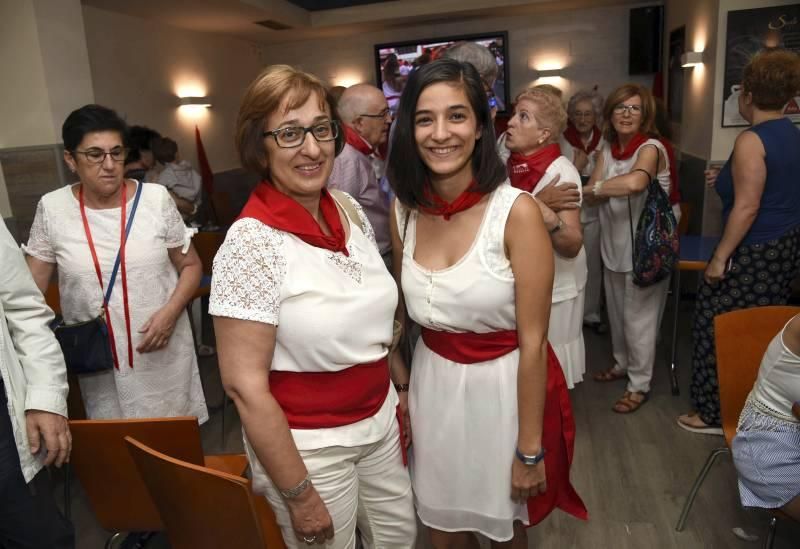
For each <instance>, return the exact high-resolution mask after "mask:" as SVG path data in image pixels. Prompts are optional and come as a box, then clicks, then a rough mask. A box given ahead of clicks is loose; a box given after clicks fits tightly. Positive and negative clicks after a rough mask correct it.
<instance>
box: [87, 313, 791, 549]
mask: <svg viewBox="0 0 800 549" xmlns="http://www.w3.org/2000/svg"><path fill="white" fill-rule="evenodd" d="M684 307H687V310H686V311H683V310H682V320H683V322H682V326H681V328H680V332H681V339H680V341H681V345H680V346H679V357H680V359H681V360H680V362H679V364H680V377H681V379H680V381H681V387H682V392H681V395H680V396H679V397H673V396H671V394H670V392H669V383H668V379H667V375H666V367H667V360H668V354H667V353H668V345H667V343H668V341H667V339H668V330H667V329H665V330H664V334H665V337H664V339H665V340H664V341H662V343H661V345H660V347H659V355H658V361H657V364H656V373H655V379H654V386H653V391H652V398H651V400H650V402H648V403H647V404H646V405H645V406H644V407H642V408H641V409H640V410H639V411H638V412H637V413H635V414H633V415H630V416H620V415H618V414H615V413H614V412H612V411H611V406H612V404H613V402H614V401H615V400H616V399H617V398H618V397H619V396H621V394H622V391H623V390H624V383H623V382H615V383H606V384H600V383H595V382H593V381H591V380H590V379H588V376H587V380H586V381H584V383H581V384H580V385H578V386H577V387H576V388H575V389H574V390H573V391H572V392H571V396H572V404H573V408H574V411H575V416H576V420H577V429H578V433H577V443H576V453H575V461H574V464H573V468H572V478H573V482H574V484H575V487H576V488H577V490H578V492H579V493H580V494H581V496H582V497H583V499H584V502H585V503H586V505H587V507H588V508H589V515H590V517H589V521H588V522H583V521H580V520H577V519H574V518H572V517H570V516H567V515H565V514H563V513H561V512H558V511H557V512H555V513H554V514H553V515H551V516H550V517H548V518H547V519H546V520H545V521H544V522H543V523H542V524H540V525H539V526H537V527H535V528H532V529H530V530H528V535H529V547H531V548H548V549H549V548H558V549H561V548H581V549H583V548H586V549H590V548H591V549H651V548H653V549H661V548H663V549H694V548H714V549H728V548H731V549H737V548H741V549H746V548H753V549H755V548H760V547H762V544H763V541H764V537H765V527H766V524H767V518H766V514H764V513H763V512H757V511H750V510H748V511H745V510H744V509H742V507H741V506H740V504H739V499H738V491H737V488H736V473H735V470H734V468H733V465H732V463H731V460H730V457H728V456H722V457H721V458H720V459H719V460H718V463H717V464H716V465H715V467H714V468H713V469H712V471H711V472H710V474H709V476H708V478H707V479H706V482H705V484H704V485H703V487H702V488H701V490H700V493H699V495H698V497H697V500H696V501H695V504H694V510H693V513H692V515H691V516H690V518H689V521H688V523H687V526H686V529H685V531H684V532H682V533H678V532H675V523H676V522H677V520H678V516H679V514H680V510H681V506H682V505H683V502H684V499H685V497H686V495H687V494H688V492H689V489H690V487H691V485H692V482H693V481H694V479H695V476H696V475H697V473H698V472H699V471H700V469H701V467H702V466H703V463H704V462H705V460H706V457H707V456H708V453H709V451H711V450H712V449H714V448H716V447H718V446H721V445H724V441H723V439H722V437H712V436H704V435H695V434H691V433H687V432H685V431H683V430H682V429H680V428H679V427H678V426H677V425H676V424H675V418H676V417H677V416H678V415H679V414H680V413H683V412H685V411H686V410H687V409H688V370H689V357H690V352H691V349H690V345H689V342H690V337H689V327H688V323H689V319H690V317H691V311H690V310H688V308H690V304H685V305H684ZM668 313H669V311H668ZM667 318H669V317H667ZM586 349H587V367H588V368H589V370H590V372H591V371H595V370H599V369H601V368H605V367H608V366H609V365H610V361H611V358H610V355H611V351H610V339H609V336H608V335H605V336H598V335H596V334H595V333H593V332H590V331H588V330H587V331H586ZM201 372H202V374H203V377H204V380H205V385H206V390H207V393H208V402H209V405H210V406H213V407H216V406H218V405H219V404H220V402H221V397H222V392H221V387H220V383H219V376H218V373H217V370H216V363H215V362H214V360H213V359H204V360H203V361H202V364H201ZM227 419H228V422H227V423H228V425H227V436H226V440H225V444H224V450H225V451H228V452H234V451H241V449H242V442H241V435H240V423H239V420H238V417H237V416H236V412H235V410H234V409H233V406H229V407H228V414H227ZM202 433H203V441H204V446H205V449H206V452H208V453H215V452H217V453H218V452H221V451H222V450H223V444H222V440H221V410H219V409H216V411H215V412H214V413H213V414H212V418H211V420H209V422H208V423H206V425H204V426H203V427H202ZM73 519H74V521H75V524H76V531H77V537H78V544H77V547H78V548H80V549H83V548H95V547H102V544H103V541H104V539H105V537H106V536H107V535H108V534H107V533H106V532H105V531H103V530H102V529H100V528H99V527H98V526H97V524H96V523H95V521H94V518H93V516H92V515H91V511H90V510H89V509H88V507H87V504H86V501H85V498H84V496H83V493H82V491H81V490H80V487H79V486H76V488H75V489H74V490H73ZM736 527H739V528H742V529H743V530H744V531H745V532H746V533H747V534H751V535H757V536H758V537H759V539H758V541H756V542H748V541H743V540H741V539H739V538H737V537H736V536H735V535H734V533H733V529H734V528H736ZM483 545H484V546H485V547H488V544H486V543H485V541H484V542H483ZM147 547H148V549H161V548H168V547H169V545H168V543H167V541H166V540H165V539H164V538H163V536H159V537H158V538H155V539H153V540H151V542H150V543H149V544H148V545H147ZM418 547H419V548H421V549H428V548H429V547H430V545H429V544H428V543H427V540H426V537H425V536H424V533H422V532H421V534H420V543H419V544H418ZM774 547H775V549H790V548H792V549H797V548H800V528H797V527H796V526H794V525H790V524H786V523H780V524H779V526H778V538H777V540H776V542H775V545H774Z"/></svg>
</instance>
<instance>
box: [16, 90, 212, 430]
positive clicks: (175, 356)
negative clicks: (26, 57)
mask: <svg viewBox="0 0 800 549" xmlns="http://www.w3.org/2000/svg"><path fill="white" fill-rule="evenodd" d="M62 137H63V140H64V149H65V150H64V161H65V162H66V163H67V165H68V166H69V168H70V170H71V171H72V172H73V173H74V174H76V175H77V176H78V183H76V184H73V185H68V186H65V187H62V188H60V189H58V190H55V191H52V192H50V193H47V194H46V195H44V196H43V197H42V199H41V200H40V201H39V205H38V207H37V209H36V217H35V218H34V221H33V226H32V227H31V232H30V237H29V239H28V244H27V246H25V252H26V253H27V254H28V258H27V259H28V266H29V268H30V270H31V273H32V274H33V277H34V280H35V281H36V284H37V286H39V289H40V290H42V291H43V292H44V291H45V290H46V289H47V286H48V285H49V284H50V281H51V280H52V278H53V274H55V272H56V271H58V285H59V292H60V295H61V310H62V312H63V315H64V321H65V322H66V323H67V324H74V323H78V322H83V321H89V320H91V319H93V318H96V317H97V316H98V314H100V312H101V311H104V313H105V321H106V324H107V325H108V328H109V337H110V340H111V343H112V345H111V350H112V354H113V357H114V364H113V366H114V367H113V368H112V369H108V370H102V371H99V372H96V373H88V374H82V375H80V376H79V382H80V387H81V393H82V395H83V401H84V405H85V407H86V412H87V414H88V416H89V417H90V418H92V419H107V418H133V417H164V416H196V417H197V418H198V419H199V421H200V422H201V423H202V422H204V421H206V420H207V419H208V411H207V410H206V403H205V398H204V396H203V390H202V386H201V384H200V374H199V372H198V369H197V358H196V355H195V350H194V341H193V339H192V334H191V329H190V325H189V318H188V316H187V314H186V305H187V303H188V302H189V300H190V299H191V297H192V294H193V293H194V291H195V289H196V288H197V286H198V285H199V283H200V276H201V271H202V266H201V264H200V259H199V258H198V256H197V253H196V252H195V251H194V248H193V247H192V245H191V242H190V240H189V239H188V238H187V233H186V228H185V226H184V224H183V220H182V219H181V216H180V214H179V213H178V210H177V209H176V208H175V203H174V202H173V201H172V198H170V196H169V193H168V192H167V190H166V189H165V188H164V187H162V186H160V185H155V184H149V183H142V182H139V181H135V180H132V179H125V178H124V177H123V170H124V168H123V163H124V161H125V158H126V154H127V149H126V139H127V126H126V125H125V122H124V121H123V120H122V119H121V118H120V117H119V116H118V115H117V114H116V113H115V112H114V111H112V110H111V109H108V108H105V107H101V106H99V105H86V106H85V107H82V108H80V109H78V110H76V111H74V112H72V113H71V114H70V115H69V116H68V117H67V119H66V121H65V122H64V125H63V128H62ZM139 187H141V190H139ZM139 192H140V193H141V194H140V196H139V202H138V204H137V206H136V213H135V216H134V218H133V222H132V225H131V228H130V233H129V234H128V235H127V237H125V233H124V232H123V231H122V225H123V224H124V223H125V222H126V221H127V220H128V219H129V218H130V217H131V215H132V211H133V206H134V202H135V196H136V195H138V194H139ZM119 251H124V253H120V254H119V257H120V268H119V271H118V274H117V278H116V279H115V280H116V282H115V285H114V287H113V292H112V294H111V297H110V301H109V302H108V304H107V306H106V307H104V306H103V294H104V291H105V289H106V288H107V287H108V284H109V282H110V280H111V276H112V272H117V271H115V270H114V268H113V267H114V263H115V259H116V258H117V255H118V252H119Z"/></svg>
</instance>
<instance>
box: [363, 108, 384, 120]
mask: <svg viewBox="0 0 800 549" xmlns="http://www.w3.org/2000/svg"><path fill="white" fill-rule="evenodd" d="M389 114H391V111H390V110H389V108H388V107H387V108H385V109H383V110H382V111H381V112H379V113H378V114H359V115H358V116H363V117H365V118H381V119H383V118H386V117H387V116H389Z"/></svg>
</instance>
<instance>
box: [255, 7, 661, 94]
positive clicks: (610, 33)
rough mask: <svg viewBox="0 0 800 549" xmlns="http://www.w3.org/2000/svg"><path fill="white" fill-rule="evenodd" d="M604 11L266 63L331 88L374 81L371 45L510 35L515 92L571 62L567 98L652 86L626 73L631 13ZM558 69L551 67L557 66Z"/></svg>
mask: <svg viewBox="0 0 800 549" xmlns="http://www.w3.org/2000/svg"><path fill="white" fill-rule="evenodd" d="M629 9H630V7H629V6H624V7H604V8H593V9H584V10H580V11H562V12H558V13H545V14H538V15H528V16H518V17H497V18H478V19H472V20H466V21H453V22H452V23H444V24H443V23H437V24H435V25H420V26H415V27H404V28H397V29H391V30H384V31H380V32H369V33H363V34H359V35H357V36H352V37H348V38H337V39H327V40H312V41H307V42H299V43H297V42H295V43H287V44H270V45H268V46H264V47H263V59H264V61H265V62H266V63H268V64H272V63H289V64H292V65H299V66H301V67H303V68H304V69H305V70H308V71H310V72H312V73H314V74H316V75H317V76H319V77H320V78H322V79H323V80H325V81H327V82H329V83H331V84H341V85H350V84H353V83H356V82H369V83H374V82H375V60H374V53H373V45H374V44H379V43H383V42H391V41H401V40H414V39H417V38H431V37H436V36H447V35H458V34H468V33H477V32H491V31H502V30H507V31H508V33H509V42H510V44H509V53H510V57H511V59H509V60H508V63H509V69H510V80H511V83H510V84H511V87H510V90H511V95H512V97H513V95H514V93H515V92H517V91H519V90H520V89H521V88H523V87H524V86H526V85H528V84H530V83H531V81H532V78H533V72H532V70H531V69H532V68H535V67H538V68H547V67H546V66H544V65H549V64H555V65H566V66H567V69H565V76H566V78H565V79H563V80H560V81H556V82H552V83H553V84H555V85H557V86H559V87H561V88H562V89H563V90H564V92H565V93H566V94H567V96H568V95H569V94H571V93H573V92H575V91H577V90H578V89H580V88H582V87H591V86H594V85H595V84H599V86H600V91H601V93H604V94H607V93H608V92H610V91H611V89H612V88H613V87H615V86H617V85H618V84H621V83H624V82H627V81H631V80H633V81H636V82H640V83H643V84H645V85H648V86H649V85H651V84H652V77H649V76H646V77H630V76H628V68H627V67H628V10H629ZM551 68H552V67H551Z"/></svg>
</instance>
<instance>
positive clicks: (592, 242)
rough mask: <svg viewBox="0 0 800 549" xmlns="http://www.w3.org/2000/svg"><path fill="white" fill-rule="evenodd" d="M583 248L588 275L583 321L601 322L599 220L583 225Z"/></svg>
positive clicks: (601, 270) (601, 262)
mask: <svg viewBox="0 0 800 549" xmlns="http://www.w3.org/2000/svg"><path fill="white" fill-rule="evenodd" d="M583 248H584V249H585V250H586V268H587V270H588V275H587V279H586V287H585V288H584V302H583V320H584V321H586V322H590V323H596V322H601V321H602V320H603V317H602V316H601V314H600V307H601V305H602V302H603V258H602V256H601V254H600V220H599V219H594V220H592V221H590V222H588V223H585V224H584V225H583Z"/></svg>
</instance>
